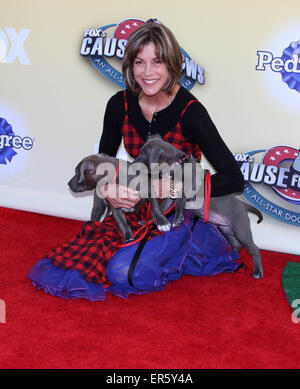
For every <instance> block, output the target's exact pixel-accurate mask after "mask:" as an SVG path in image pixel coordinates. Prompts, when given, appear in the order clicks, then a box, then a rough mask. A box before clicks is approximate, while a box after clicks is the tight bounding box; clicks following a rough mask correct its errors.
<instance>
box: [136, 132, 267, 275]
mask: <svg viewBox="0 0 300 389" xmlns="http://www.w3.org/2000/svg"><path fill="white" fill-rule="evenodd" d="M176 161H180V163H179V165H180V164H181V165H184V164H186V163H190V164H191V169H189V171H190V172H191V173H190V174H191V175H193V174H194V173H195V172H196V164H197V161H196V160H195V159H194V158H193V157H188V158H187V157H186V156H185V154H184V153H183V152H182V151H180V150H179V149H177V148H176V147H175V146H173V145H172V144H170V143H168V142H165V141H164V140H163V139H162V138H161V136H160V135H158V134H155V135H152V136H150V137H148V139H147V143H146V144H145V145H144V146H143V147H142V148H141V150H140V155H139V157H138V158H137V159H136V162H142V163H144V164H146V165H147V167H148V168H149V169H150V167H151V164H162V163H165V162H166V163H167V164H168V165H169V166H171V165H173V166H175V167H176ZM174 164H175V165H174ZM177 165H178V162H177ZM191 182H192V181H191V177H188V179H185V177H183V180H182V185H183V187H182V189H183V190H182V196H181V197H179V198H177V199H176V207H175V209H176V213H175V218H174V222H173V225H175V226H176V225H179V224H180V223H181V221H182V220H183V210H184V208H187V209H189V210H190V211H191V212H192V213H194V214H195V215H197V216H198V217H201V218H203V217H204V206H202V207H201V208H194V207H190V206H187V205H189V204H191V201H192V200H193V199H191V198H189V188H185V187H186V186H190V185H191ZM202 187H203V185H202ZM184 189H186V190H184ZM170 201H172V199H167V200H166V201H164V202H162V204H161V210H162V212H164V211H165V209H168V207H169V206H170ZM248 212H252V213H255V214H256V215H257V216H258V218H259V220H258V223H260V222H261V221H262V220H263V216H262V214H261V212H260V211H258V210H257V209H256V208H255V207H253V206H252V205H250V204H246V203H244V202H243V201H240V200H239V199H238V198H237V197H236V196H235V195H227V196H220V197H212V198H211V199H210V207H209V217H208V221H209V222H210V223H213V224H215V225H217V226H218V228H219V230H220V231H221V232H222V234H223V235H224V236H225V237H226V238H227V240H228V241H229V243H230V244H231V245H232V247H233V248H234V249H237V250H239V249H241V247H245V248H246V249H247V251H248V252H249V254H250V255H251V256H252V259H253V263H254V270H253V273H252V276H253V277H254V278H262V277H263V267H262V263H261V256H260V252H259V249H258V247H257V246H256V245H255V243H254V241H253V237H252V232H251V228H250V220H249V217H248Z"/></svg>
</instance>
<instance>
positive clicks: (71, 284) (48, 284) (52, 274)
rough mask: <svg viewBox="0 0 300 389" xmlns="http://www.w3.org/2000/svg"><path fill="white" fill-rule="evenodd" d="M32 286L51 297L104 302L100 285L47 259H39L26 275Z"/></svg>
mask: <svg viewBox="0 0 300 389" xmlns="http://www.w3.org/2000/svg"><path fill="white" fill-rule="evenodd" d="M27 277H28V278H30V279H31V281H32V284H33V286H35V287H37V288H38V289H43V290H44V291H45V292H46V293H49V294H51V295H52V296H59V297H63V298H65V299H77V298H85V299H88V300H91V301H103V300H105V290H104V287H103V285H102V284H95V283H92V282H88V281H87V280H86V279H85V278H84V277H83V276H82V275H81V274H80V273H79V271H78V270H66V269H62V268H59V267H56V266H54V265H53V264H52V262H51V260H50V259H48V258H42V259H40V260H39V261H38V262H37V263H36V264H35V265H34V266H33V268H32V269H31V270H30V271H29V273H28V274H27Z"/></svg>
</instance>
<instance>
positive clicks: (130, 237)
mask: <svg viewBox="0 0 300 389" xmlns="http://www.w3.org/2000/svg"><path fill="white" fill-rule="evenodd" d="M131 240H133V234H132V232H131V231H127V232H126V233H125V234H124V243H127V242H130V241H131Z"/></svg>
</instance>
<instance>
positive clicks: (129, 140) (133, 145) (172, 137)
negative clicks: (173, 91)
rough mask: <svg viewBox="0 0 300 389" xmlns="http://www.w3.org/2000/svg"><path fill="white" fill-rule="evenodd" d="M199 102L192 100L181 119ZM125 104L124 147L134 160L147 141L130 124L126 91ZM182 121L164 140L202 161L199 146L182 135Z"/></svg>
mask: <svg viewBox="0 0 300 389" xmlns="http://www.w3.org/2000/svg"><path fill="white" fill-rule="evenodd" d="M194 102H197V100H190V101H189V102H188V103H187V105H186V106H185V107H184V109H183V111H182V113H181V115H180V119H181V118H182V116H183V115H184V113H185V111H186V110H187V109H188V107H189V106H190V105H191V104H192V103H194ZM124 103H125V118H124V123H123V128H122V135H123V139H124V147H125V149H126V151H127V153H128V154H129V155H131V156H132V157H133V158H134V159H135V158H137V157H138V155H139V151H140V149H141V147H142V146H143V145H144V144H145V141H144V140H143V139H142V138H141V137H140V136H139V135H138V133H137V132H136V130H135V128H134V127H133V125H132V124H131V123H130V120H129V117H128V105H127V99H126V92H125V91H124ZM180 119H179V121H178V123H177V125H176V126H175V128H173V129H172V130H170V131H168V132H167V133H166V134H165V135H164V136H163V139H164V140H165V141H166V142H169V143H172V144H173V145H174V146H176V147H177V148H178V149H180V150H182V151H184V152H185V153H189V154H192V155H193V156H194V158H196V159H198V160H199V161H200V159H201V150H200V147H199V146H198V145H195V144H192V143H189V142H187V141H186V139H185V138H184V136H183V135H182V131H181V126H180Z"/></svg>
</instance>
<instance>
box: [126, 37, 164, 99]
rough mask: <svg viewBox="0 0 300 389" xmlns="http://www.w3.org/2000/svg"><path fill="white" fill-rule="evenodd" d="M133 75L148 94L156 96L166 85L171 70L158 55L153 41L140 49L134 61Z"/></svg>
mask: <svg viewBox="0 0 300 389" xmlns="http://www.w3.org/2000/svg"><path fill="white" fill-rule="evenodd" d="M133 75H134V78H135V80H136V82H137V83H138V84H139V86H140V87H141V88H142V91H143V92H144V94H145V95H147V96H154V95H156V94H157V93H158V92H160V91H161V90H162V89H163V88H164V87H165V85H166V83H167V80H168V76H169V72H168V69H167V65H166V64H165V63H164V62H161V60H160V58H157V57H156V54H155V46H154V43H153V42H150V43H148V44H146V45H145V46H143V47H142V49H141V50H140V51H139V53H138V55H137V56H136V58H135V60H134V62H133Z"/></svg>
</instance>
